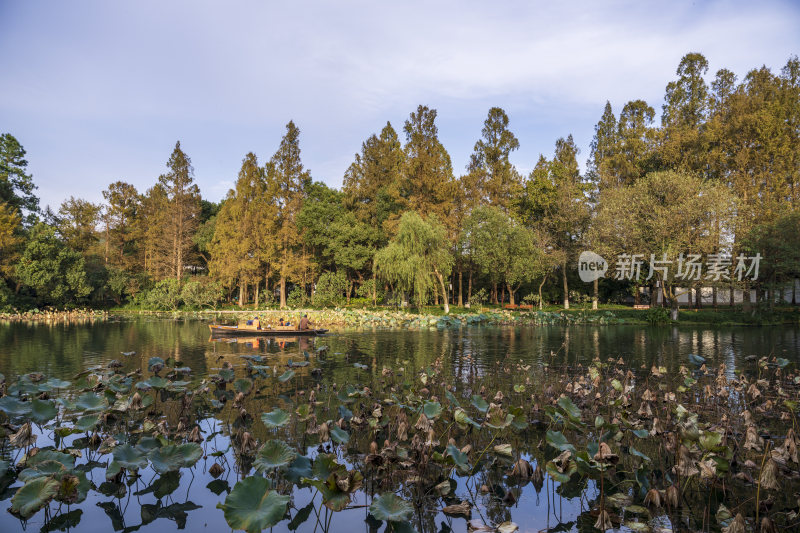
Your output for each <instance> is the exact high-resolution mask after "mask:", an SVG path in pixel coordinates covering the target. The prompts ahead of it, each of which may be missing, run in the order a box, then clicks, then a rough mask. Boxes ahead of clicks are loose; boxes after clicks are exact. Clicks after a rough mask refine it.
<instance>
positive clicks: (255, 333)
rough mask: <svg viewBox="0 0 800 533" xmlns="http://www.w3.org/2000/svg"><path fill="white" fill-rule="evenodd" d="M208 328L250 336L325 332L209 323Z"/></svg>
mask: <svg viewBox="0 0 800 533" xmlns="http://www.w3.org/2000/svg"><path fill="white" fill-rule="evenodd" d="M208 329H210V330H211V335H214V336H217V335H219V336H227V335H249V336H251V337H296V336H298V335H303V336H310V337H313V336H315V335H322V334H324V333H327V332H328V330H327V329H302V330H301V329H245V328H242V329H239V328H238V327H237V326H217V325H214V324H210V325H209V326H208Z"/></svg>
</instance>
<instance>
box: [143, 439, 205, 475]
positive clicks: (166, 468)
mask: <svg viewBox="0 0 800 533" xmlns="http://www.w3.org/2000/svg"><path fill="white" fill-rule="evenodd" d="M147 456H148V458H149V459H150V462H151V463H153V469H154V470H155V471H156V472H158V473H159V474H165V473H167V472H171V471H173V470H180V469H181V468H189V467H191V466H194V464H195V463H196V462H197V461H198V460H199V459H200V458H201V457H202V456H203V448H201V447H200V445H199V444H195V443H194V442H188V443H186V444H178V445H174V444H171V445H168V446H162V447H161V448H156V449H154V450H152V451H151V452H150V453H148V454H147Z"/></svg>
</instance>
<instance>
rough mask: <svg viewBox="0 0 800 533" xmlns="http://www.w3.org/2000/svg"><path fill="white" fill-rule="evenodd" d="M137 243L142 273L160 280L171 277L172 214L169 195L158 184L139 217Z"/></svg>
mask: <svg viewBox="0 0 800 533" xmlns="http://www.w3.org/2000/svg"><path fill="white" fill-rule="evenodd" d="M135 220H136V223H135V229H134V234H133V240H134V241H137V242H139V256H140V261H141V265H142V270H143V271H144V272H145V273H146V274H147V275H148V276H151V277H153V278H156V279H164V278H166V277H167V276H169V275H170V274H171V272H172V271H171V268H172V265H171V264H170V255H169V253H168V252H169V243H168V242H165V238H166V235H167V234H168V231H169V230H168V227H169V224H170V223H171V213H170V205H169V199H168V197H167V191H166V189H165V188H164V186H163V185H162V184H161V183H156V184H155V185H153V186H152V187H150V188H149V189H147V192H145V194H144V195H143V196H142V198H141V203H140V205H139V210H138V216H137V217H136V219H135Z"/></svg>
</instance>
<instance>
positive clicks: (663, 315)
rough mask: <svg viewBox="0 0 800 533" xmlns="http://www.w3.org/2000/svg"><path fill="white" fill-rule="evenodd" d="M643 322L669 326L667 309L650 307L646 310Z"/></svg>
mask: <svg viewBox="0 0 800 533" xmlns="http://www.w3.org/2000/svg"><path fill="white" fill-rule="evenodd" d="M645 320H647V321H648V322H649V323H651V324H669V322H670V319H669V309H667V308H666V307H651V308H650V309H648V310H647V313H646V315H645Z"/></svg>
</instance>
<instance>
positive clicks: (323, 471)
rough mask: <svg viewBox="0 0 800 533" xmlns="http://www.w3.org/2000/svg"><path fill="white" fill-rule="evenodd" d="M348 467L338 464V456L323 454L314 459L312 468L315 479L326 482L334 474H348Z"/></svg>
mask: <svg viewBox="0 0 800 533" xmlns="http://www.w3.org/2000/svg"><path fill="white" fill-rule="evenodd" d="M346 471H347V467H345V466H344V465H340V464H339V463H337V462H336V456H335V455H331V454H327V453H323V454H320V455H318V456H317V457H316V458H315V459H314V466H313V467H312V468H311V472H312V474H314V477H315V478H317V479H320V480H323V481H324V480H326V479H328V478H329V477H330V475H331V474H333V473H334V472H346Z"/></svg>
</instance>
